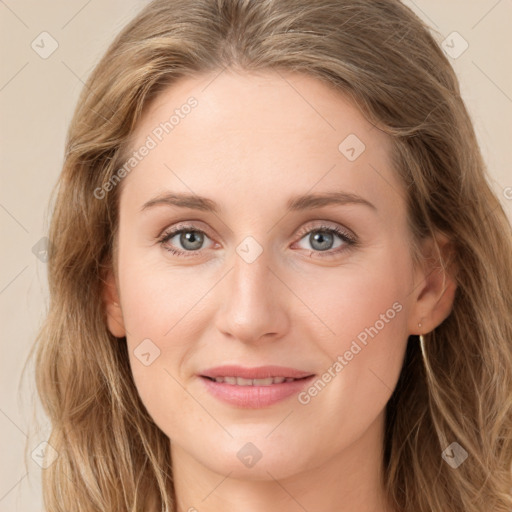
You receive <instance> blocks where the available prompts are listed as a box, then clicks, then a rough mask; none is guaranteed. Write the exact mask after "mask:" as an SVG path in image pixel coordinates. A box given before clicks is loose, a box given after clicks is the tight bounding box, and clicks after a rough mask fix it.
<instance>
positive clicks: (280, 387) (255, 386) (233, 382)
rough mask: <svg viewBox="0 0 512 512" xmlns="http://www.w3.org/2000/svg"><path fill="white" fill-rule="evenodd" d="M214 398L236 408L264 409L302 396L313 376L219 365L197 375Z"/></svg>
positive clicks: (273, 368) (281, 368) (280, 369)
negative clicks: (290, 398)
mask: <svg viewBox="0 0 512 512" xmlns="http://www.w3.org/2000/svg"><path fill="white" fill-rule="evenodd" d="M198 376H199V377H200V378H201V381H202V382H203V385H204V386H205V388H206V390H207V391H208V392H209V393H210V394H211V395H213V396H214V397H215V398H217V399H219V400H221V401H222V402H224V403H227V404H229V405H231V406H234V407H240V408H249V409H258V408H265V407H269V406H271V405H274V404H276V403H277V402H280V401H282V400H285V399H287V398H289V397H292V396H293V395H295V394H297V393H299V392H300V391H301V390H302V389H303V388H304V387H305V386H307V385H308V384H309V383H310V382H311V381H312V379H313V378H314V376H315V375H314V374H313V373H310V372H305V371H302V370H298V369H296V368H287V367H284V366H259V367H257V368H244V367H241V366H233V365H228V366H217V367H215V368H210V369H208V370H205V371H203V372H201V373H200V374H199V375H198Z"/></svg>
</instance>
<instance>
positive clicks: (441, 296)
mask: <svg viewBox="0 0 512 512" xmlns="http://www.w3.org/2000/svg"><path fill="white" fill-rule="evenodd" d="M436 240H437V244H438V246H439V251H438V250H436V247H435V242H434V239H433V238H431V237H429V238H427V239H425V240H424V241H423V243H422V245H421V251H422V254H423V263H422V266H421V268H419V269H417V271H416V273H415V276H416V278H415V281H414V282H415V288H414V291H413V294H414V304H413V309H412V312H411V316H410V325H409V333H410V334H425V333H428V332H430V331H433V330H434V329H435V328H436V327H437V326H438V325H440V324H441V323H442V322H443V321H444V320H445V319H446V318H447V317H448V316H449V315H450V313H451V311H452V306H453V301H454V298H455V291H456V288H457V283H456V280H455V277H456V271H457V269H456V268H455V265H454V263H453V255H454V247H453V243H452V242H451V241H450V240H449V239H448V237H446V236H445V235H442V234H438V235H436ZM419 323H420V324H421V327H420V326H418V324H419Z"/></svg>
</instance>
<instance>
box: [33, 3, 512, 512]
mask: <svg viewBox="0 0 512 512" xmlns="http://www.w3.org/2000/svg"><path fill="white" fill-rule="evenodd" d="M49 236H50V240H51V241H52V244H51V246H50V247H51V250H50V254H49V267H48V270H49V283H50V297H51V306H50V311H49V314H48V318H47V320H46V323H45V324H44V326H43V328H42V330H41V332H40V335H39V337H38V340H37V344H36V347H35V348H36V349H37V359H36V361H37V375H36V378H37V385H38V389H39V394H40V398H41V400H42V403H43V405H44V407H45V410H46V412H47V414H48V415H49V418H50V420H51V422H52V432H51V436H50V438H49V440H48V442H49V444H50V445H51V446H52V448H53V449H54V450H56V453H57V454H58V456H57V457H56V460H55V461H54V462H53V463H52V464H51V465H50V466H49V467H48V468H47V469H46V470H45V471H44V473H43V490H44V498H45V504H46V507H47V510H48V511H51V512H54V511H55V512H56V511H64V510H65V511H71V510H80V511H97V510H102V511H105V510H109V511H114V510H115V511H118V510H130V511H159V510H165V511H178V512H185V511H187V510H188V511H193V510H198V511H200V512H203V511H219V510H223V511H229V510H238V509H240V508H241V507H242V506H243V508H244V509H245V510H251V511H259V510H265V511H269V510H276V511H277V510H279V511H292V510H308V511H310V512H313V511H316V510H322V511H326V510H329V511H331V510H332V511H334V510H336V511H342V512H347V511H353V510H358V511H363V512H370V511H382V512H410V511H414V512H427V511H439V510H450V511H451V512H463V511H464V512H477V511H478V512H483V511H491V510H492V511H496V512H505V511H509V510H510V508H511V507H512V496H511V490H512V481H511V480H512V478H511V476H512V475H511V462H512V435H511V434H512V415H511V412H512V400H511V390H512V356H511V339H512V318H511V311H512V294H511V290H512V256H511V254H512V251H511V249H512V247H511V237H510V224H509V222H508V221H507V218H506V216H505V213H504V211H503V209H502V207H501V206H500V203H499V200H498V199H497V197H496V196H495V195H494V194H493V192H492V191H491V189H490V187H489V185H488V183H487V181H486V170H485V164H484V162H483V160H482V157H481V154H480V151H479V148H478V143H477V140H476V137H475V133H474V130H473V127H472V124H471V121H470V118H469V115H468V113H467V110H466V108H465V106H464V104H463V102H462V100H461V97H460V92H459V85H458V82H457V78H456V76H455V74H454V71H453V69H452V68H451V66H450V64H449V62H448V60H447V58H446V57H445V56H444V54H443V52H442V51H441V50H440V48H439V46H438V45H437V43H436V42H435V40H434V39H433V37H432V36H431V35H430V33H429V30H428V28H427V27H426V26H425V25H424V24H423V23H422V22H421V21H420V20H419V19H418V18H417V17H416V16H415V15H414V14H413V13H412V12H411V11H410V10H409V9H408V8H406V7H405V6H404V5H402V4H401V3H400V2H398V1H397V0H385V1H384V0H379V1H375V0H372V1H370V0H346V1H345V0H342V1H336V2H333V1H328V0H318V1H315V2H310V1H309V0H295V1H293V2H291V1H286V0H268V1H261V2H254V1H249V0H193V1H190V0H189V1H184V0H175V1H169V0H167V1H163V0H156V1H154V2H152V3H150V4H149V5H147V6H146V7H145V8H144V9H143V10H142V11H141V13H140V14H139V15H137V17H136V18H135V19H134V20H133V21H132V22H131V23H129V25H128V26H127V27H126V28H125V29H124V30H123V31H122V32H121V34H120V35H119V36H118V37H117V38H116V40H115V41H114V42H113V43H112V45H111V46H110V48H109V49H108V51H107V52H106V54H105V56H104V57H103V58H102V60H101V61H100V63H99V64H98V66H97V67H96V69H95V70H94V72H93V73H92V75H91V76H90V78H89V80H88V82H87V84H86V87H85V88H84V90H83V93H82V96H81V98H80V100H79V103H78V107H77V109H76V112H75V115H74V118H73V120H72V123H71V126H70V129H69V136H68V140H67V152H66V159H65V163H64V168H63V170H62V175H61V178H60V182H59V188H58V194H57V198H56V203H55V209H54V212H53V218H52V223H51V227H50V235H49Z"/></svg>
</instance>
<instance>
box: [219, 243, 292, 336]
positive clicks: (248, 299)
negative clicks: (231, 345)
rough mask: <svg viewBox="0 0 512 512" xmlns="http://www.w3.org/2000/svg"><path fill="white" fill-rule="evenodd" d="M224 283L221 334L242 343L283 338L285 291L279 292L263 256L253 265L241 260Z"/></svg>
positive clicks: (220, 323)
mask: <svg viewBox="0 0 512 512" xmlns="http://www.w3.org/2000/svg"><path fill="white" fill-rule="evenodd" d="M251 243H252V242H247V245H248V248H249V250H248V252H247V253H250V252H251V250H252V249H251V245H250V244H251ZM247 253H246V254H247ZM252 255H254V251H253V252H252ZM224 281H225V282H224V284H223V285H222V289H221V299H220V300H221V306H220V307H219V309H218V311H217V313H216V325H217V329H218V330H219V331H221V332H222V333H223V334H224V335H226V336H229V337H232V338H235V339H238V340H240V341H243V342H254V341H256V340H259V339H261V338H263V337H267V338H268V337H271V338H272V339H275V338H276V337H278V336H280V335H282V333H283V332H284V331H285V330H286V327H287V324H288V317H287V312H286V308H285V305H284V304H285V303H283V301H282V300H281V299H282V293H283V291H282V290H281V291H279V290H278V288H279V287H281V288H282V287H283V285H282V284H281V283H280V281H279V280H278V279H276V278H275V276H274V271H273V270H272V269H271V267H270V266H269V265H268V262H267V260H266V258H265V257H263V256H262V255H261V254H260V255H259V256H258V257H257V258H256V259H254V260H253V261H252V262H251V263H248V262H247V261H246V259H244V258H243V257H238V258H237V261H236V262H235V264H234V267H233V268H232V270H231V271H230V272H229V275H227V276H226V278H225V280H224Z"/></svg>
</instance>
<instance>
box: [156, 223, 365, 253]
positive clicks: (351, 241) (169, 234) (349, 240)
mask: <svg viewBox="0 0 512 512" xmlns="http://www.w3.org/2000/svg"><path fill="white" fill-rule="evenodd" d="M187 232H194V233H202V234H204V235H206V236H208V234H207V233H205V232H204V231H203V230H201V229H196V228H195V227H194V226H189V225H185V226H179V227H178V228H176V229H173V230H171V231H166V232H165V233H163V235H162V236H160V237H159V238H158V243H159V244H161V245H162V247H163V248H164V249H165V250H166V251H169V252H170V253H172V254H174V255H177V256H183V257H189V256H196V255H197V254H198V253H199V252H201V250H198V251H182V250H180V249H174V248H173V247H171V246H168V245H166V242H167V241H168V240H170V239H171V238H174V237H175V236H176V235H178V234H180V233H187ZM313 232H327V233H334V234H335V235H338V236H339V238H341V240H342V241H343V242H345V244H346V245H345V246H344V247H341V248H339V247H338V248H337V249H330V250H328V251H315V250H311V251H310V252H311V253H316V254H318V255H319V256H320V257H322V258H323V257H329V256H334V255H336V254H339V253H341V252H344V251H346V250H349V249H351V248H353V247H354V246H356V245H357V243H358V242H357V239H356V238H354V237H352V236H350V235H349V234H348V233H346V232H345V231H343V230H341V229H340V228H338V227H337V226H334V227H330V226H317V227H315V228H312V229H309V230H308V229H307V228H306V231H301V232H300V238H299V240H302V239H303V238H304V237H305V236H306V235H308V234H310V233H313Z"/></svg>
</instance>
